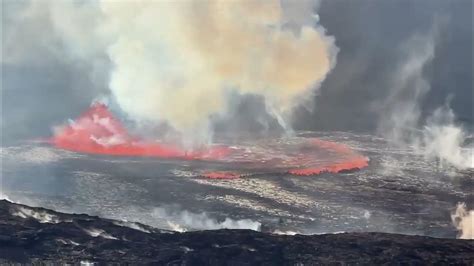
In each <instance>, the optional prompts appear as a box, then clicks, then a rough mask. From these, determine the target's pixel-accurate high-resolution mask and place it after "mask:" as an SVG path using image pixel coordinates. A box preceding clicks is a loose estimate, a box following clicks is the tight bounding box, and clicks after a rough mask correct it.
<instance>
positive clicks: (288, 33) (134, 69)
mask: <svg viewBox="0 0 474 266" xmlns="http://www.w3.org/2000/svg"><path fill="white" fill-rule="evenodd" d="M317 5H318V2H317V1H308V0H305V1H297V2H290V1H287V0H282V1H279V0H271V1H245V0H238V1H225V0H209V1H199V0H189V1H125V2H123V1H108V0H102V1H98V2H95V1H93V2H91V1H84V2H72V1H71V2H69V1H64V2H63V1H61V2H58V1H36V0H34V1H30V2H27V3H26V4H25V3H23V4H21V5H20V4H18V6H17V7H16V8H17V9H18V10H20V11H17V14H18V15H17V16H16V17H15V18H11V20H12V21H13V22H15V20H16V22H17V24H18V25H22V27H23V28H24V31H20V32H17V31H14V30H11V31H7V32H6V34H5V35H6V41H5V43H6V47H7V50H9V51H12V53H9V55H7V56H6V58H4V59H3V60H4V61H6V62H8V63H14V62H22V61H23V62H24V61H28V60H29V59H30V58H35V56H34V54H35V53H37V51H39V52H40V54H39V55H38V56H37V57H38V58H44V56H42V55H41V49H43V50H47V51H54V54H56V55H57V56H58V58H62V59H64V60H68V61H70V62H76V63H77V62H81V63H83V64H89V65H90V71H91V78H96V77H95V76H97V75H101V74H102V75H104V74H103V73H107V72H108V74H106V75H105V76H107V77H108V78H109V82H108V83H109V84H108V85H109V90H110V99H111V102H113V103H114V104H116V105H117V106H118V107H119V109H121V111H123V112H124V114H125V115H126V117H127V118H128V119H130V120H132V121H135V122H137V124H146V123H152V124H155V125H160V126H161V125H166V126H168V127H171V128H172V129H174V131H176V132H177V133H179V135H180V136H181V139H182V140H184V143H183V144H187V145H195V144H203V143H206V142H208V141H210V140H211V137H212V121H213V119H214V118H217V117H219V116H221V117H222V116H224V115H225V114H226V113H227V112H228V111H229V109H230V107H229V106H230V104H231V102H233V101H236V99H235V98H236V97H239V96H242V95H256V96H259V97H262V98H263V99H264V104H265V106H266V110H267V112H268V113H269V114H270V115H271V116H272V117H273V118H275V119H276V120H277V121H278V123H279V124H280V125H281V126H282V127H283V128H287V129H290V126H289V125H290V121H289V120H290V119H291V113H292V109H293V108H294V107H296V106H297V105H299V104H301V103H302V102H304V101H308V99H311V98H313V97H312V96H313V92H314V91H315V90H316V89H317V88H318V87H319V85H320V83H321V82H322V81H323V80H324V78H325V77H326V75H327V74H328V72H329V71H330V70H331V69H332V67H333V66H334V65H335V59H336V54H337V50H338V49H337V47H335V44H334V38H333V37H329V36H327V35H326V34H325V30H324V28H322V27H321V26H320V25H318V22H319V21H318V20H319V17H318V16H317V15H316V14H315V10H316V9H317ZM13 24H15V23H13ZM9 28H11V29H13V28H14V27H9ZM37 28H44V29H47V30H48V36H50V35H52V36H55V37H56V38H53V37H48V39H45V41H46V42H44V43H42V44H41V45H39V46H38V47H40V48H41V49H40V50H38V49H31V47H30V46H28V45H27V44H23V43H22V42H20V40H23V39H25V38H30V37H28V36H31V35H32V36H35V35H34V34H35V32H39V30H35V29H37ZM23 32H24V33H23ZM27 43H28V42H27ZM51 53H52V52H51ZM104 58H108V62H105V61H104ZM97 96H98V97H100V96H101V95H97Z"/></svg>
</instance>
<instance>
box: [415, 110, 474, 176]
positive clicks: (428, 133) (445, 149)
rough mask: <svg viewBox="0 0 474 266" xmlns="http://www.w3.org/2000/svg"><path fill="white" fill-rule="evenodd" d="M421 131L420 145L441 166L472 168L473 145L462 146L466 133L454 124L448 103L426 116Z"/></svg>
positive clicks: (473, 166) (453, 116)
mask: <svg viewBox="0 0 474 266" xmlns="http://www.w3.org/2000/svg"><path fill="white" fill-rule="evenodd" d="M422 132H423V136H422V138H421V145H420V146H421V148H422V149H421V150H422V151H423V154H424V155H425V156H426V157H428V158H429V159H434V158H437V159H439V162H440V165H441V166H445V165H453V166H455V167H457V168H460V169H465V168H474V155H473V147H472V146H467V147H463V145H464V142H465V140H466V137H467V135H466V133H465V132H464V130H463V128H462V127H460V126H458V125H456V124H455V115H454V113H453V111H452V110H451V108H449V106H448V105H446V106H443V107H440V108H438V109H436V110H435V111H434V113H433V114H432V115H431V116H430V117H428V119H427V121H426V125H425V127H424V128H423V131H422Z"/></svg>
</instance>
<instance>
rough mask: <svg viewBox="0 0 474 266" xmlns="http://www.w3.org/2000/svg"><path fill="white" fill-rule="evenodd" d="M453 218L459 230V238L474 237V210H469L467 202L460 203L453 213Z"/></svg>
mask: <svg viewBox="0 0 474 266" xmlns="http://www.w3.org/2000/svg"><path fill="white" fill-rule="evenodd" d="M451 220H452V221H453V224H454V226H455V227H456V229H458V230H459V235H458V237H459V238H461V239H474V210H470V211H468V210H467V209H466V203H458V205H457V206H456V210H455V211H454V213H452V214H451Z"/></svg>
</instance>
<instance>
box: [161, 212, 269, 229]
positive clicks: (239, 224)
mask: <svg viewBox="0 0 474 266" xmlns="http://www.w3.org/2000/svg"><path fill="white" fill-rule="evenodd" d="M153 216H155V217H157V218H160V219H166V223H167V225H168V226H169V227H170V229H171V230H173V231H178V232H185V231H189V230H215V229H224V228H226V229H250V230H255V231H260V227H261V223H260V222H256V221H252V220H249V219H242V220H234V219H230V218H228V217H226V218H225V219H224V220H222V221H218V220H217V219H214V218H211V217H210V216H209V215H208V214H207V213H194V212H189V211H186V210H184V211H176V210H173V209H166V208H155V209H154V210H153Z"/></svg>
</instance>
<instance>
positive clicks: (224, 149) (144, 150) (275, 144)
mask: <svg viewBox="0 0 474 266" xmlns="http://www.w3.org/2000/svg"><path fill="white" fill-rule="evenodd" d="M285 141H286V142H285ZM285 141H283V140H282V139H277V140H268V141H266V140H264V141H259V142H258V143H257V142H256V143H252V144H247V145H240V146H235V145H234V146H227V145H210V146H209V147H207V148H203V149H199V150H194V151H186V150H184V149H182V148H180V147H178V146H176V145H171V144H167V143H162V142H158V141H147V140H142V139H140V138H137V137H134V136H131V135H130V134H129V133H128V131H127V130H126V128H125V127H124V126H123V125H122V123H121V122H120V121H119V120H118V119H116V118H115V117H114V116H113V114H112V113H111V112H110V111H109V110H108V108H107V106H106V105H104V104H101V103H94V104H93V105H92V106H91V107H90V109H89V110H87V111H86V112H84V113H83V114H82V115H81V116H80V117H79V118H77V119H76V120H74V121H69V123H68V124H67V125H64V126H62V127H60V128H57V129H56V131H55V134H54V136H53V137H52V138H51V139H49V143H51V144H52V145H54V146H56V147H58V148H61V149H65V150H70V151H75V152H80V153H87V154H101V155H113V156H140V157H156V158H162V159H179V160H201V161H209V162H216V163H220V164H222V165H223V166H224V168H225V169H224V170H212V169H198V170H197V171H198V173H199V175H200V176H203V177H207V178H213V179H232V178H239V177H242V176H246V175H252V174H259V173H288V174H292V175H316V174H320V173H324V172H330V173H338V172H341V171H346V170H353V169H362V168H364V167H366V166H367V165H368V158H367V157H365V156H362V155H360V154H359V153H357V152H354V151H353V150H352V149H351V148H350V147H349V146H347V145H345V144H341V143H336V142H332V141H324V140H320V139H316V138H293V139H288V140H285Z"/></svg>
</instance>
